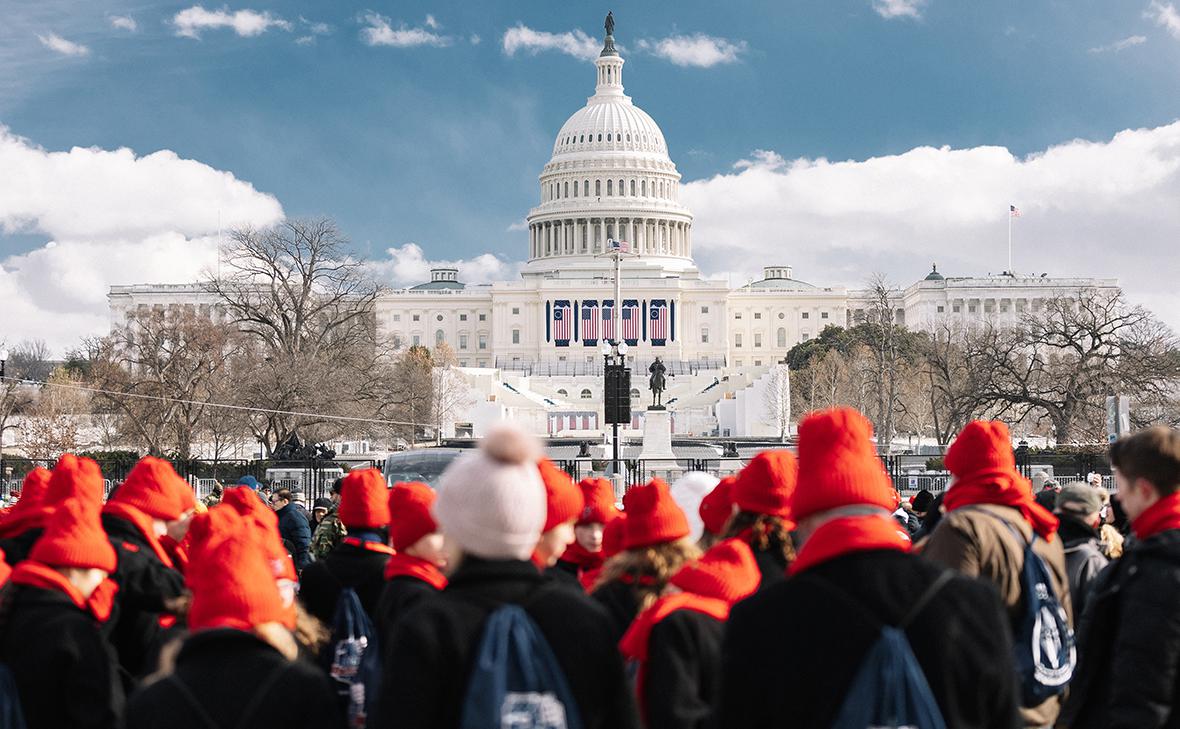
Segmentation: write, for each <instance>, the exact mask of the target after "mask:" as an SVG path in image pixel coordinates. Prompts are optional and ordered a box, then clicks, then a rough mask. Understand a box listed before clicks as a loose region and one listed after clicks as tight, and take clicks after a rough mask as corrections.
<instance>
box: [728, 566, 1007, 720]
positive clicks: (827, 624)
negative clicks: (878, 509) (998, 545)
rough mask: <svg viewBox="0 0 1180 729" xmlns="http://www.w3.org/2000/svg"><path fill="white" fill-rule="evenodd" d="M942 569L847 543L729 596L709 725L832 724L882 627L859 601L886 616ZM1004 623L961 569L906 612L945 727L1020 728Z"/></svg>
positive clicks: (986, 590)
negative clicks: (782, 577)
mask: <svg viewBox="0 0 1180 729" xmlns="http://www.w3.org/2000/svg"><path fill="white" fill-rule="evenodd" d="M941 572H942V568H940V567H937V566H934V565H932V564H929V563H927V562H925V561H923V560H921V559H919V558H917V557H914V556H912V555H908V554H903V553H901V552H895V551H892V550H873V551H865V552H854V553H851V554H846V555H843V556H841V557H837V558H836V559H833V560H831V561H828V562H825V563H822V564H819V565H817V566H815V567H813V568H811V569H810V570H807V571H806V572H804V573H803V574H800V575H798V576H795V577H792V578H790V579H788V580H786V581H785V582H783V583H781V584H778V585H775V586H773V587H771V588H768V589H766V590H763V591H762V592H760V593H758V594H756V595H754V596H753V597H750V598H748V599H746V600H745V601H743V602H739V603H738V604H737V605H735V606H734V608H733V611H732V612H731V613H730V616H729V622H728V623H727V624H726V633H725V642H724V645H723V647H722V671H721V676H722V679H721V682H722V684H721V700H720V705H719V707H718V709H717V723H716V726H718V727H722V728H724V729H739V728H740V729H758V728H759V727H781V726H790V727H793V728H794V729H810V728H814V729H819V728H820V727H824V728H825V729H826V727H829V726H831V723H832V721H833V719H834V718H835V716H836V713H837V711H838V710H839V708H840V706H841V705H842V703H843V701H844V699H845V694H846V690H847V688H848V686H849V684H850V683H851V682H852V679H853V678H854V677H855V675H856V672H857V670H858V669H859V668H860V665H861V661H862V660H863V659H864V656H865V654H866V652H867V651H868V649H869V648H870V646H871V645H872V644H873V643H874V642H876V640H877V638H878V637H879V635H880V628H879V625H877V624H874V623H870V622H869V621H868V619H867V617H865V616H864V613H863V611H864V610H867V611H868V612H870V613H872V614H873V615H875V616H877V618H878V619H879V620H880V622H881V623H885V624H894V625H896V624H897V623H899V622H900V621H901V620H902V618H903V617H904V616H905V615H906V613H907V612H908V611H909V609H910V607H911V606H912V605H913V603H914V602H916V601H917V599H918V598H919V597H920V596H921V595H922V593H923V592H925V590H926V589H927V588H928V587H929V586H930V585H931V584H932V583H933V582H934V581H935V580H936V579H937V578H938V576H939V574H941ZM821 579H822V580H825V581H827V583H828V584H827V585H820V584H816V582H815V581H816V580H821ZM833 589H838V590H840V591H841V592H842V593H843V594H845V595H846V596H847V599H843V598H840V599H837V598H838V597H839V596H838V595H837V596H835V597H834V596H833V592H832V590H833ZM1009 632H1010V629H1009V627H1008V619H1007V615H1006V614H1005V613H1004V611H1003V608H1002V607H1001V605H1000V601H999V597H998V595H997V594H996V592H995V589H994V588H992V587H991V586H990V585H988V584H985V583H983V582H981V581H978V580H974V579H970V578H966V577H954V578H952V579H951V580H950V582H948V583H947V584H946V585H945V586H944V587H943V588H942V589H941V590H940V591H939V592H938V593H937V594H936V595H935V596H934V597H933V599H931V601H930V603H929V604H928V605H927V606H926V608H925V609H924V610H922V611H921V613H920V614H919V615H918V616H917V617H916V618H915V620H914V621H913V622H911V624H910V626H909V628H908V629H907V630H906V635H907V636H908V637H909V642H910V646H911V647H912V649H913V652H914V655H915V656H916V657H917V659H918V662H919V663H920V664H921V665H922V668H923V669H924V671H925V674H926V679H927V681H928V682H929V684H930V688H931V690H932V691H933V693H934V697H935V699H936V700H937V701H938V705H939V707H940V708H941V710H942V714H943V718H944V719H945V721H946V725H947V726H948V727H956V729H973V728H975V727H995V728H997V729H999V728H1001V727H1002V728H1004V729H1008V728H1009V727H1019V726H1021V720H1020V715H1019V713H1018V711H1017V706H1016V704H1017V700H1018V699H1017V695H1016V688H1017V686H1016V679H1015V671H1014V670H1013V668H1012V647H1011V639H1010V638H1009Z"/></svg>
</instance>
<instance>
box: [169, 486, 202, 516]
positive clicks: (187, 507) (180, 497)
mask: <svg viewBox="0 0 1180 729" xmlns="http://www.w3.org/2000/svg"><path fill="white" fill-rule="evenodd" d="M172 485H173V486H174V487H175V488H176V500H177V501H179V502H180V513H182V514H183V513H184V512H186V511H196V509H197V495H196V494H195V493H194V492H193V487H192V486H191V485H189V482H188V481H185V480H184V479H180V480H178V481H173V482H172Z"/></svg>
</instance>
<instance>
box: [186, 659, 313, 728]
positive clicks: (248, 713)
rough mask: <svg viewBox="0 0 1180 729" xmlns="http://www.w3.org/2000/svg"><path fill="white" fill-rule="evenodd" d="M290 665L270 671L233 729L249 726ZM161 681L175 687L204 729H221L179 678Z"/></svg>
mask: <svg viewBox="0 0 1180 729" xmlns="http://www.w3.org/2000/svg"><path fill="white" fill-rule="evenodd" d="M291 665H292V664H291V662H290V661H286V662H285V663H284V664H283V665H280V666H279V667H278V668H276V669H274V670H273V671H271V672H270V674H269V675H268V676H267V677H266V679H265V680H264V681H263V682H262V683H261V684H259V686H258V687H257V688H256V689H255V690H254V691H253V693H251V695H250V703H248V704H246V706H245V708H244V709H243V710H242V713H241V718H240V719H239V720H238V721H237V723H235V724H234V729H244V728H245V727H248V726H250V723H251V720H253V718H254V714H255V712H257V711H258V707H259V706H261V705H262V700H263V699H264V698H266V696H267V693H268V692H269V691H270V689H271V688H272V687H273V686H274V685H275V684H276V683H278V681H279V679H280V678H282V677H283V676H284V675H285V674H286V673H287V671H288V670H289V669H290V668H291ZM163 680H164V681H165V682H167V683H169V684H170V685H172V686H175V687H176V690H177V691H178V692H179V693H180V696H181V698H183V699H184V701H185V702H186V703H187V704H189V706H190V707H192V709H193V713H194V714H196V716H197V718H198V719H199V720H200V721H201V723H202V724H204V725H205V727H206V729H222V727H221V725H220V724H218V723H217V722H216V721H214V720H213V717H211V716H209V713H208V712H207V711H205V707H204V706H203V705H202V704H201V701H200V699H198V698H197V697H196V696H195V695H194V694H193V692H192V690H190V689H189V687H188V686H187V685H185V683H184V681H181V680H180V679H179V678H177V676H176V674H175V673H172V674H169V675H168V676H167V677H165V678H164V679H163Z"/></svg>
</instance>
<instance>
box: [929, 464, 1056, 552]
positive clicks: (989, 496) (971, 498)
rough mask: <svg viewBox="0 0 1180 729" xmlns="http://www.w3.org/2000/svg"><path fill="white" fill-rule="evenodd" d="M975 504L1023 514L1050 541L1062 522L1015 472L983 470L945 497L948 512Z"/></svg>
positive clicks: (959, 483) (1043, 537) (956, 484)
mask: <svg viewBox="0 0 1180 729" xmlns="http://www.w3.org/2000/svg"><path fill="white" fill-rule="evenodd" d="M972 504H995V505H997V506H1011V507H1013V508H1015V509H1018V510H1019V511H1020V514H1021V516H1023V517H1024V520H1025V521H1027V522H1028V523H1029V526H1031V527H1032V528H1033V531H1035V532H1036V533H1037V534H1040V535H1041V538H1042V539H1044V540H1045V541H1047V542H1051V541H1053V534H1054V533H1055V532H1056V531H1057V525H1058V523H1059V522H1058V520H1057V517H1055V516H1053V514H1052V513H1050V512H1049V510H1048V509H1046V508H1045V507H1043V506H1041V505H1040V504H1038V503H1037V502H1036V499H1034V498H1033V494H1032V484H1030V483H1029V482H1028V479H1026V478H1024V477H1023V476H1021V475H1020V474H1018V473H1016V472H1014V471H983V472H980V473H976V474H973V475H972V476H971V477H970V478H967V479H964V480H962V481H956V482H955V484H954V485H953V486H951V487H950V488H949V489H948V490H947V492H946V496H944V497H943V500H942V505H943V507H944V508H945V509H946V510H947V511H954V510H955V509H959V508H962V507H964V506H970V505H972Z"/></svg>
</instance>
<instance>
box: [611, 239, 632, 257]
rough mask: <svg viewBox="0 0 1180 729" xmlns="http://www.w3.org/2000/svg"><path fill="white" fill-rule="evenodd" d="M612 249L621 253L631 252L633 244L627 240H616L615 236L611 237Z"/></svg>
mask: <svg viewBox="0 0 1180 729" xmlns="http://www.w3.org/2000/svg"><path fill="white" fill-rule="evenodd" d="M610 249H611V250H612V251H618V252H619V253H630V252H631V244H630V243H628V242H627V241H625V240H615V239H614V238H611V239H610Z"/></svg>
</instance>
